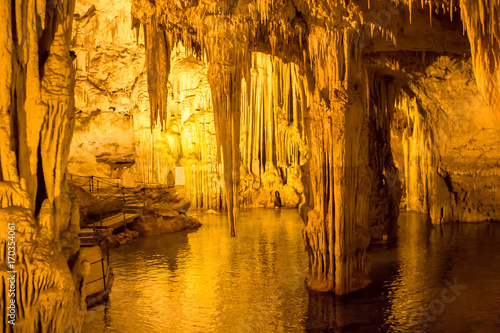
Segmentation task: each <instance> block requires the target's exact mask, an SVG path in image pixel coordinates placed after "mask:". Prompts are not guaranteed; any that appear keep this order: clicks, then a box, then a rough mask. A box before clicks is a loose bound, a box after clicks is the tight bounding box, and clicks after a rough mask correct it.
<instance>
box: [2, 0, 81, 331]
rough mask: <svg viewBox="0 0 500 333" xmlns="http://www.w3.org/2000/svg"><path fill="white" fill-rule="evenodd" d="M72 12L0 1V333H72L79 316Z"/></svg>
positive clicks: (64, 5)
mask: <svg viewBox="0 0 500 333" xmlns="http://www.w3.org/2000/svg"><path fill="white" fill-rule="evenodd" d="M73 12H74V1H51V2H45V1H38V2H35V1H14V2H8V1H4V2H2V3H1V4H0V18H1V22H2V24H1V28H0V29H1V30H0V45H1V52H0V63H1V65H0V66H2V68H1V71H2V79H1V84H0V118H1V121H0V127H1V129H0V133H1V134H0V135H1V139H0V165H1V168H0V203H1V207H0V244H1V256H0V263H1V264H0V266H1V267H2V269H1V272H0V276H1V278H0V281H1V287H0V290H1V291H0V293H1V297H2V302H1V306H0V311H1V312H2V318H3V319H2V321H1V324H0V325H1V326H0V330H1V331H2V332H12V331H16V332H52V331H78V330H79V329H80V326H81V324H82V322H83V315H84V314H85V308H86V304H85V301H84V300H85V297H84V293H83V288H84V283H85V277H86V275H87V271H86V269H85V267H86V266H87V264H88V262H86V261H85V259H84V258H82V257H81V256H80V255H79V241H78V237H77V234H78V229H79V214H78V204H77V203H76V200H74V198H72V196H71V195H70V194H69V192H68V186H67V173H66V167H67V160H68V155H69V145H70V142H71V137H72V133H73V126H74V115H75V111H74V97H73V93H74V84H75V80H74V71H73V64H72V60H73V59H72V54H71V52H70V38H71V31H72V24H73ZM10 271H14V273H11V272H10ZM12 277H14V278H13V279H11V278H12ZM13 293H14V294H13ZM12 300H14V301H15V302H14V305H15V309H14V311H12V308H10V309H8V306H11V304H12V303H11V302H12ZM7 313H9V316H8V315H7ZM11 315H13V316H14V318H12V316H11ZM13 324H14V325H13Z"/></svg>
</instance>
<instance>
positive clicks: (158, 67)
mask: <svg viewBox="0 0 500 333" xmlns="http://www.w3.org/2000/svg"><path fill="white" fill-rule="evenodd" d="M498 8H499V4H498V2H497V1H496V0H478V1H465V0H421V1H412V0H403V1H381V0H379V1H376V0H357V1H347V0H320V1H304V0H293V1H292V0H273V1H267V0H246V1H243V0H224V1H212V0H206V1H194V0H178V1H149V0H133V1H132V2H128V1H120V2H117V1H116V2H115V1H113V2H105V1H97V2H92V3H91V2H88V1H85V0H81V1H79V2H78V4H77V6H76V7H75V4H74V2H73V1H64V2H63V1H53V2H47V3H45V2H43V1H16V2H14V3H7V2H4V3H2V4H1V6H0V17H1V18H2V20H1V22H3V23H2V25H1V28H0V29H1V30H0V41H1V50H2V52H0V57H1V59H0V60H1V61H0V66H1V69H0V70H1V72H2V74H3V76H2V80H1V83H2V84H1V85H0V117H1V118H2V122H1V123H0V136H1V139H0V166H1V172H0V174H1V178H0V204H1V209H0V215H1V216H3V217H2V219H1V222H0V223H2V225H3V227H2V230H7V229H6V225H7V223H8V222H9V221H11V222H12V221H15V222H16V223H18V226H19V228H18V235H19V238H18V239H19V248H18V254H17V256H18V258H17V259H18V264H17V265H18V271H19V272H18V278H17V283H18V287H19V292H20V295H22V297H20V298H18V299H17V305H18V309H19V311H18V315H19V318H18V324H19V326H17V327H22V329H21V330H24V331H33V330H35V331H37V330H41V331H50V330H55V329H56V327H57V329H58V330H62V331H66V330H78V327H79V323H80V322H81V321H80V319H81V317H80V316H81V314H82V313H81V311H82V308H81V307H80V301H81V296H82V295H81V290H82V289H81V286H82V281H83V279H84V276H85V269H84V267H85V264H84V263H83V259H82V258H80V257H79V255H78V241H77V239H76V232H77V229H78V220H79V217H78V213H77V212H78V207H77V204H76V203H75V202H74V200H73V199H72V197H71V196H70V195H69V193H68V187H67V183H66V180H67V177H68V176H67V167H68V165H67V161H68V156H69V153H70V149H69V146H70V142H71V137H72V134H73V130H74V124H75V113H78V114H77V117H78V122H77V131H76V133H75V141H74V142H73V144H72V148H71V150H72V157H71V161H72V163H71V164H70V168H71V170H72V172H73V173H77V172H78V173H85V174H89V173H91V172H98V173H101V174H102V175H107V176H113V177H124V173H128V176H127V177H132V176H133V177H135V179H136V181H139V182H147V183H165V184H166V183H167V182H168V178H169V176H168V175H169V174H170V173H171V172H172V170H174V167H179V166H183V167H184V169H185V174H186V181H187V182H186V184H187V185H186V188H187V192H188V195H189V197H190V199H191V200H192V202H193V204H194V205H196V206H198V207H203V208H227V210H228V214H229V219H230V224H231V231H232V234H233V235H236V233H237V215H238V209H239V207H240V206H244V205H250V204H252V202H253V203H254V204H255V203H256V202H257V203H258V202H259V201H260V200H261V199H262V198H265V199H264V200H267V197H268V196H269V194H270V193H269V192H270V191H274V190H278V191H280V192H281V193H286V195H283V197H285V198H288V199H286V200H288V201H289V202H290V205H291V206H293V205H297V204H299V209H300V212H301V214H302V216H303V218H304V221H305V224H306V225H305V228H304V232H303V234H304V245H305V248H306V250H307V252H308V253H309V259H310V265H309V270H308V273H307V283H308V285H309V286H310V287H311V288H313V289H315V290H322V291H332V292H334V293H336V294H345V293H348V292H351V291H353V290H356V289H359V288H362V287H364V286H365V285H366V284H367V283H369V278H368V271H369V266H370V264H369V260H368V257H367V255H366V248H367V246H368V244H369V243H370V241H379V240H380V241H383V240H385V239H388V240H391V239H393V237H394V235H395V230H396V228H397V226H396V222H395V221H396V217H397V215H398V212H399V208H400V207H402V208H406V209H413V210H417V211H420V212H424V213H427V214H429V216H430V217H431V219H432V222H433V223H436V224H439V223H444V222H447V221H454V220H461V221H469V222H475V221H485V220H490V219H499V217H500V216H499V214H500V213H499V211H498V209H497V202H498V199H499V191H498V189H497V186H496V185H497V184H498V179H499V175H500V173H499V167H500V166H499V164H498V157H499V156H498V149H497V147H498V143H499V140H500V136H499V134H498V130H497V129H498V122H499V114H498V103H499V89H500V87H499V80H500V78H499V71H498V63H499V59H498V57H499V54H500V53H499V46H498V45H499V44H498V35H499V32H498V29H499V28H498ZM130 10H131V14H132V16H130ZM75 11H76V14H77V15H75V17H74V18H73V13H74V12H75ZM130 28H133V29H130ZM75 73H76V88H74V85H75ZM75 99H76V102H75ZM75 107H76V108H75ZM90 138H92V140H90ZM89 141H90V142H89ZM86 161H90V162H91V164H92V165H93V166H91V167H89V166H86V165H85V162H86ZM95 170H97V171H95ZM271 195H272V192H271ZM286 200H284V201H286ZM1 235H2V236H1V237H2V239H1V241H2V248H3V249H4V250H3V252H2V253H3V255H2V261H3V262H5V260H6V259H5V258H6V255H5V253H6V252H5V251H6V244H7V243H6V234H5V233H4V231H2V234H1ZM49 254H50V255H49ZM42 267H43V268H44V269H42ZM45 268H46V269H45ZM2 274H3V275H2V281H3V285H4V286H5V285H6V283H7V282H6V281H7V280H6V277H7V276H6V275H5V273H4V271H3V272H2ZM4 298H5V296H4ZM2 306H5V303H4V302H2ZM63 308H64V311H63ZM4 310H5V309H4V308H2V311H4ZM75 318H76V319H75ZM2 325H4V326H3V328H4V330H10V329H11V327H10V326H6V325H7V322H6V321H3V323H2Z"/></svg>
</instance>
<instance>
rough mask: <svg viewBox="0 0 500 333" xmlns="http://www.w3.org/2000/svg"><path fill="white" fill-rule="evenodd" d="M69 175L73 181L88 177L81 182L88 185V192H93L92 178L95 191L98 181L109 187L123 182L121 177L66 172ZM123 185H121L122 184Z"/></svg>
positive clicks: (147, 183)
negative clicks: (85, 180)
mask: <svg viewBox="0 0 500 333" xmlns="http://www.w3.org/2000/svg"><path fill="white" fill-rule="evenodd" d="M68 174H69V176H70V179H71V181H74V179H73V178H74V177H76V178H84V179H86V178H88V181H87V182H85V183H84V184H82V185H81V186H82V187H83V186H85V185H87V184H88V185H89V192H90V193H93V192H94V179H95V180H96V185H97V186H96V193H98V192H99V182H101V183H104V184H107V185H109V187H112V186H116V187H120V184H121V183H122V182H123V180H122V179H121V178H111V177H102V176H94V175H90V176H83V175H75V174H71V173H68ZM135 183H138V184H145V185H160V186H162V185H165V184H162V183H151V182H142V181H136V182H135ZM122 187H123V186H122Z"/></svg>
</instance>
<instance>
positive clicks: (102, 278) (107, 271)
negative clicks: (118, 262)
mask: <svg viewBox="0 0 500 333" xmlns="http://www.w3.org/2000/svg"><path fill="white" fill-rule="evenodd" d="M99 262H100V263H101V264H102V277H100V278H98V279H95V280H92V281H89V282H87V283H85V285H89V284H91V283H94V282H97V281H99V280H103V282H104V290H106V289H107V288H108V286H107V282H108V281H106V278H107V277H108V273H109V251H108V248H107V247H106V270H105V269H104V258H103V257H102V256H101V259H99V260H97V261H94V262H92V263H90V265H91V266H92V265H94V264H97V263H99Z"/></svg>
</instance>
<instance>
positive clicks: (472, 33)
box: [460, 0, 500, 107]
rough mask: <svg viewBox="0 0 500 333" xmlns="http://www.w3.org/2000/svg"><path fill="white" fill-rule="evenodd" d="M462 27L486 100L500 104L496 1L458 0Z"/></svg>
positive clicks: (498, 8)
mask: <svg viewBox="0 0 500 333" xmlns="http://www.w3.org/2000/svg"><path fill="white" fill-rule="evenodd" d="M460 9H461V16H462V21H463V22H464V28H465V29H466V30H467V35H468V37H469V41H470V44H471V52H472V59H473V67H474V74H475V77H476V82H477V86H478V89H479V91H480V92H481V94H482V95H483V96H484V98H485V99H486V101H487V102H488V103H489V104H490V105H492V106H494V107H497V106H498V105H500V70H499V66H500V65H499V64H500V29H499V26H498V14H499V13H500V2H499V1H498V0H478V1H465V0H460Z"/></svg>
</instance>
